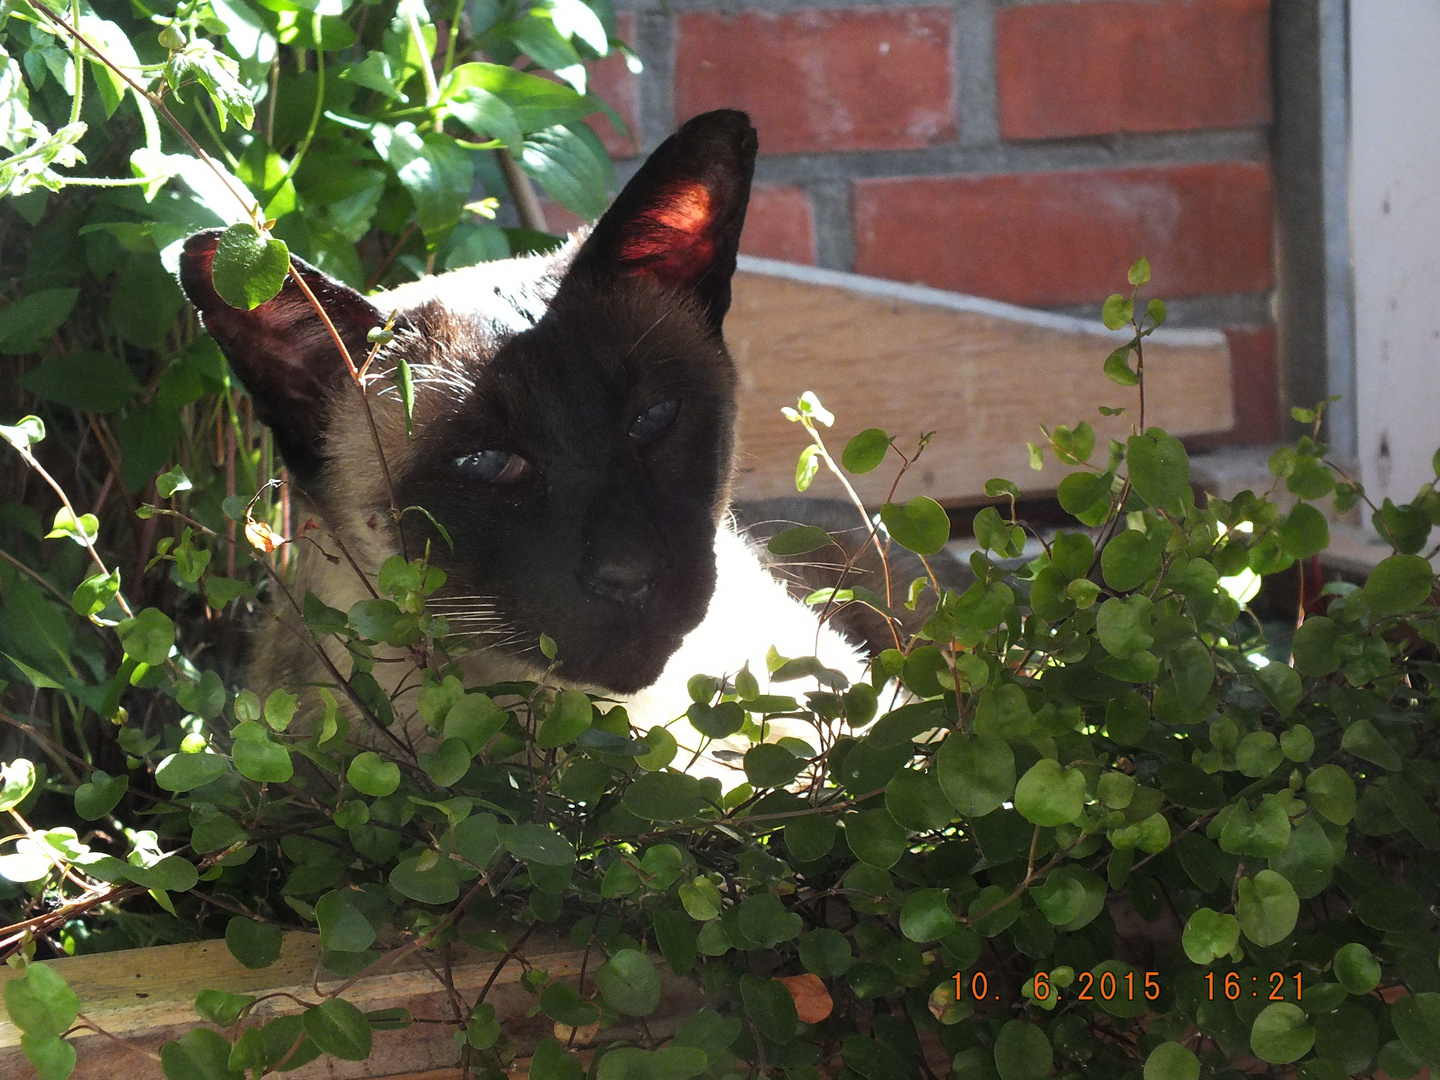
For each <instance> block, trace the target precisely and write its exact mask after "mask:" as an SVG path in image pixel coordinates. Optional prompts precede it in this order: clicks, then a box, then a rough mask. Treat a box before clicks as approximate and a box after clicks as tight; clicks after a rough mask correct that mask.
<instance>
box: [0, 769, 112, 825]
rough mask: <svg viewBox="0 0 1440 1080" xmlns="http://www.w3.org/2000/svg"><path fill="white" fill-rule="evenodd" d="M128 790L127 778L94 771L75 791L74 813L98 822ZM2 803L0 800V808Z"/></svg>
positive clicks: (97, 770)
mask: <svg viewBox="0 0 1440 1080" xmlns="http://www.w3.org/2000/svg"><path fill="white" fill-rule="evenodd" d="M129 789H130V778H129V777H128V776H111V775H110V774H109V773H107V772H104V771H102V770H100V769H96V770H95V771H94V772H92V773H91V774H90V779H89V780H88V781H86V782H85V783H83V784H81V785H80V786H79V787H77V788H76V789H75V812H76V813H77V814H79V815H80V816H81V817H82V818H84V819H85V820H86V821H99V820H100V819H101V818H103V817H105V816H106V815H108V814H109V813H110V811H111V810H114V809H115V807H116V806H118V805H119V804H120V800H121V799H123V798H124V797H125V792H126V791H128V790H129ZM4 801H5V800H3V799H0V806H3V805H4Z"/></svg>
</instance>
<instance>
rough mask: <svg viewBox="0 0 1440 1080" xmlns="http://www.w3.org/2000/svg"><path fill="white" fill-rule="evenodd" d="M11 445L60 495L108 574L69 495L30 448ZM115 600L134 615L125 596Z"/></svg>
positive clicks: (94, 557)
mask: <svg viewBox="0 0 1440 1080" xmlns="http://www.w3.org/2000/svg"><path fill="white" fill-rule="evenodd" d="M11 445H12V446H14V447H15V449H16V450H17V451H19V453H20V456H21V457H22V458H24V459H25V464H27V465H29V466H30V467H31V468H32V469H34V470H35V471H36V472H37V473H38V474H39V475H40V478H41V479H42V480H44V481H45V483H46V484H47V485H48V486H49V488H50V490H51V491H53V492H55V494H56V495H58V496H59V497H60V502H61V503H62V504H64V506H65V509H66V510H68V511H69V512H70V519H71V520H72V521H74V522H75V530H76V532H77V533H78V534H79V536H80V539H81V541H82V542H83V543H84V546H85V550H86V551H88V552H89V553H90V560H91V561H92V562H93V563H94V564H95V565H96V566H97V567H99V568H100V573H102V574H105V575H107V576H108V575H109V573H110V568H109V567H108V566H106V565H105V560H104V559H102V558H100V553H99V552H98V551H96V550H95V544H94V542H93V541H92V540H91V539H90V536H89V534H88V533H86V531H85V529H84V528H83V527H82V526H81V525H80V515H79V514H77V513H76V512H75V504H74V503H72V502H71V501H70V496H69V495H66V494H65V489H64V488H63V487H61V486H60V482H59V481H58V480H56V479H55V478H54V477H53V476H51V475H50V473H49V472H48V471H46V469H45V466H44V465H41V464H40V462H39V461H37V460H35V455H34V454H32V453H31V452H30V448H29V447H28V446H27V447H25V448H23V449H22V448H21V447H20V446H19V445H18V444H16V443H12V444H11ZM115 602H116V603H117V604H119V605H120V610H121V611H123V612H124V613H125V615H126V617H127V618H133V617H134V615H135V613H134V612H133V611H131V610H130V605H129V604H128V603H126V602H125V597H124V596H123V595H121V594H120V593H118V592H117V593H116V594H115Z"/></svg>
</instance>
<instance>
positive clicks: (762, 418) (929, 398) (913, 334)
mask: <svg viewBox="0 0 1440 1080" xmlns="http://www.w3.org/2000/svg"><path fill="white" fill-rule="evenodd" d="M725 337H726V340H727V342H728V343H729V346H730V352H731V354H732V355H733V356H734V357H735V360H736V362H737V364H738V365H739V368H740V436H739V438H740V455H739V468H740V474H739V477H738V483H737V495H738V497H740V498H742V499H759V498H770V497H774V496H780V495H789V494H794V492H795V461H796V458H797V456H798V455H799V453H800V451H801V449H802V448H803V447H804V446H805V445H806V436H805V433H804V431H803V430H801V429H800V428H799V426H798V425H796V424H792V423H790V422H789V421H787V420H785V419H784V418H783V417H782V416H781V415H780V407H781V406H782V405H793V404H794V403H795V401H796V399H797V398H798V397H799V396H800V394H801V393H803V392H804V391H806V390H813V391H814V392H815V393H816V394H817V395H818V396H819V398H820V400H821V402H822V403H823V404H824V405H825V407H826V408H827V409H829V410H830V411H831V412H833V413H834V414H835V416H836V421H835V427H834V428H833V429H831V430H829V431H824V432H823V435H824V438H825V441H826V445H827V446H828V447H829V448H830V450H831V453H833V454H834V455H835V456H836V458H838V457H839V456H840V451H841V450H842V449H843V448H844V446H845V443H846V441H847V440H848V439H849V438H850V437H851V436H852V435H854V434H855V433H856V432H858V431H861V430H862V429H864V428H870V427H878V428H882V429H884V430H885V431H886V432H887V433H889V434H891V435H894V436H895V437H896V445H897V446H899V447H900V448H902V449H904V450H906V451H907V452H913V450H914V447H915V444H916V441H917V439H918V437H919V435H920V433H921V432H922V431H935V432H938V434H937V435H936V436H935V439H934V441H933V442H931V443H930V446H929V447H928V449H927V450H926V451H925V454H924V456H923V457H922V458H921V460H920V462H919V464H918V465H917V466H916V468H915V469H914V470H913V471H912V472H911V473H910V474H909V475H907V477H906V479H905V481H904V483H903V484H902V486H901V488H900V491H899V493H898V494H899V496H900V497H902V498H908V497H910V496H913V495H929V496H930V497H931V498H934V499H937V500H939V501H941V502H944V503H949V504H959V503H965V502H972V501H975V500H977V499H980V498H983V497H984V485H985V481H986V480H988V479H990V478H991V477H995V476H1003V477H1007V478H1009V479H1011V480H1013V481H1014V482H1015V483H1016V484H1018V485H1020V486H1021V488H1023V489H1025V490H1026V491H1028V492H1036V493H1039V492H1045V491H1053V490H1054V488H1055V486H1056V484H1058V483H1059V481H1060V479H1061V478H1062V477H1063V476H1064V475H1065V473H1066V472H1067V471H1069V470H1067V469H1064V468H1062V467H1060V466H1058V465H1057V464H1055V462H1054V461H1053V460H1051V461H1050V462H1049V464H1048V465H1047V467H1046V468H1045V470H1044V471H1043V472H1038V473H1037V472H1034V471H1032V470H1031V469H1030V467H1029V454H1028V452H1027V450H1026V448H1025V443H1026V442H1027V441H1032V442H1034V441H1039V440H1040V439H1041V435H1040V425H1041V424H1044V425H1046V426H1048V427H1053V426H1054V425H1056V424H1068V425H1070V426H1071V427H1074V426H1075V425H1076V424H1078V423H1079V422H1080V421H1081V420H1086V421H1088V422H1089V423H1090V425H1091V426H1092V427H1094V428H1095V430H1096V432H1097V434H1098V435H1099V446H1100V450H1098V451H1097V453H1098V454H1100V455H1101V459H1102V460H1103V454H1104V446H1105V438H1106V437H1107V436H1109V437H1119V438H1124V437H1125V435H1126V434H1128V433H1129V426H1130V424H1129V420H1128V418H1126V417H1110V418H1107V417H1103V416H1101V415H1100V414H1099V412H1098V411H1097V409H1098V407H1099V406H1101V405H1108V406H1111V407H1119V406H1127V407H1129V408H1131V410H1132V412H1133V411H1134V408H1135V406H1136V405H1137V403H1138V398H1137V393H1136V391H1135V390H1134V389H1130V388H1125V387H1120V386H1116V385H1115V384H1114V383H1112V382H1110V381H1109V380H1108V379H1106V378H1105V376H1104V375H1103V374H1102V372H1101V366H1102V364H1103V363H1104V361H1105V357H1106V356H1107V355H1108V354H1109V353H1110V351H1111V350H1113V349H1114V348H1115V347H1116V346H1117V345H1120V344H1123V343H1124V341H1125V340H1126V338H1125V336H1124V335H1120V334H1111V333H1109V332H1108V331H1106V330H1105V328H1104V327H1103V326H1101V325H1100V323H1099V322H1098V321H1096V322H1090V321H1086V320H1082V319H1077V318H1072V317H1069V316H1064V315H1052V314H1049V313H1047V312H1038V311H1030V310H1028V309H1025V308H1019V307H1014V306H1013V305H1009V304H1001V303H998V302H996V301H991V300H982V299H978V298H976V297H971V296H961V295H959V294H956V293H947V292H942V291H940V290H938V289H928V288H923V287H921V286H916V285H903V284H899V283H896V282H890V281H880V280H878V279H875V278H866V277H860V276H859V275H856V274H842V273H838V272H836V271H831V270H819V269H816V268H814V267H808V266H796V265H793V264H790V263H781V262H775V261H772V260H769V259H754V258H742V259H741V260H740V273H739V274H737V275H736V278H735V284H734V302H733V305H732V307H731V309H730V314H729V316H728V317H727V318H726V320H725ZM1145 376H1146V392H1145V423H1146V425H1147V426H1149V425H1153V424H1158V425H1160V426H1161V427H1163V428H1165V429H1166V430H1167V431H1169V432H1170V433H1171V434H1173V435H1198V434H1202V433H1210V432H1218V431H1226V430H1228V429H1229V428H1230V427H1231V426H1233V423H1234V414H1233V408H1232V402H1231V389H1230V354H1229V349H1228V348H1227V346H1226V343H1225V338H1224V335H1222V334H1221V333H1219V332H1218V331H1214V330H1165V329H1162V330H1160V331H1158V332H1157V333H1156V334H1155V335H1153V336H1152V337H1150V338H1147V339H1146V344H1145ZM894 460H895V461H896V462H897V464H898V461H899V459H898V458H895V459H894ZM893 479H894V468H892V467H890V466H888V465H887V466H882V467H881V468H880V469H878V470H876V471H875V472H873V473H870V474H868V475H865V476H860V477H857V478H855V486H856V487H857V489H858V490H859V492H860V494H861V495H862V496H863V497H864V498H865V499H866V500H867V502H873V503H874V504H875V505H877V506H878V504H879V502H880V501H882V500H883V499H884V498H885V495H886V493H887V492H888V491H889V489H890V484H891V482H892V481H893ZM812 491H814V492H816V493H823V494H827V495H840V494H841V490H840V487H839V484H838V482H837V481H835V480H834V479H833V478H831V477H829V476H828V475H826V474H825V472H824V471H823V470H822V471H821V474H820V476H819V477H817V478H816V481H815V484H814V487H813V488H812Z"/></svg>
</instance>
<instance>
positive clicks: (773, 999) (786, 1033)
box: [740, 973, 800, 1043]
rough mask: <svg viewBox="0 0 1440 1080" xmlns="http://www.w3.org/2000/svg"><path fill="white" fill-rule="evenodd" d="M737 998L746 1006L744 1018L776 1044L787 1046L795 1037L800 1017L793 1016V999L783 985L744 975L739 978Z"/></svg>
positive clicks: (770, 980) (772, 980)
mask: <svg viewBox="0 0 1440 1080" xmlns="http://www.w3.org/2000/svg"><path fill="white" fill-rule="evenodd" d="M740 998H741V1000H742V1001H743V1002H744V1004H745V1015H746V1016H748V1017H749V1018H750V1019H751V1020H752V1021H754V1023H755V1026H756V1027H757V1028H759V1029H760V1030H761V1031H762V1032H763V1033H764V1034H765V1035H766V1036H767V1037H769V1038H771V1039H773V1040H774V1041H775V1042H778V1043H787V1042H789V1041H790V1040H791V1039H793V1038H794V1037H795V1029H796V1027H798V1026H799V1023H800V1018H799V1017H798V1016H797V1015H796V1013H795V999H794V997H792V996H791V994H790V991H789V990H787V989H786V988H785V985H784V984H783V983H781V982H779V981H778V980H776V979H760V978H757V977H756V976H754V975H751V974H748V973H747V974H744V975H742V976H741V977H740Z"/></svg>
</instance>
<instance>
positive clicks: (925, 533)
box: [880, 495, 950, 555]
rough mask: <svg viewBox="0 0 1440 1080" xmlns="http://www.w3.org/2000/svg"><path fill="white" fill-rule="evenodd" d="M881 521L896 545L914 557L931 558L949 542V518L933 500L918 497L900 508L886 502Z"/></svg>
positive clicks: (881, 513)
mask: <svg viewBox="0 0 1440 1080" xmlns="http://www.w3.org/2000/svg"><path fill="white" fill-rule="evenodd" d="M880 520H881V521H882V522H883V523H884V525H885V528H886V530H887V531H888V532H889V533H890V536H891V537H892V538H893V539H894V540H895V542H896V543H898V544H900V545H901V546H902V547H906V548H909V549H910V550H911V551H913V552H915V553H916V554H917V555H934V554H935V553H936V552H937V551H939V550H940V549H941V548H943V547H944V546H945V544H946V543H947V542H948V541H949V539H950V518H949V517H948V516H946V514H945V511H944V509H943V508H942V507H941V506H940V504H939V503H937V502H936V501H935V500H934V499H931V498H929V497H927V496H925V495H917V496H916V497H915V498H913V499H911V500H910V501H909V502H907V503H905V504H904V505H903V506H902V505H900V504H899V503H888V502H887V503H885V504H884V505H883V506H881V507H880Z"/></svg>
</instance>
